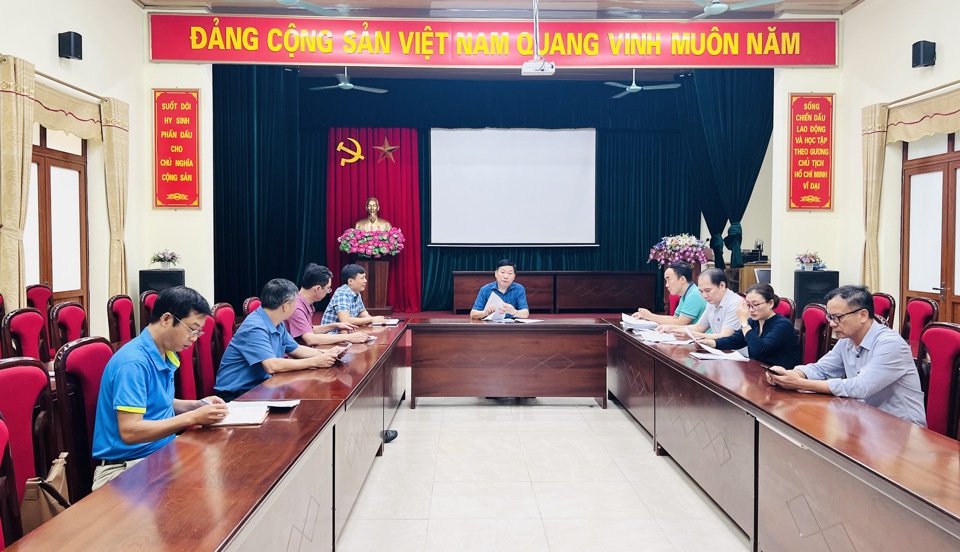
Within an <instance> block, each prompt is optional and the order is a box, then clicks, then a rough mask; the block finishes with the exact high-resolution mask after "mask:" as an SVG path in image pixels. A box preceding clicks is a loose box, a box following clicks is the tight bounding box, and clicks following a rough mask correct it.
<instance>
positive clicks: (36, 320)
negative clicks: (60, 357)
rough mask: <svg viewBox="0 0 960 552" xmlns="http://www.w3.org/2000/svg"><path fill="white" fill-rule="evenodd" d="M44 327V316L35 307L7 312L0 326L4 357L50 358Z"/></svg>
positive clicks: (45, 359) (45, 323)
mask: <svg viewBox="0 0 960 552" xmlns="http://www.w3.org/2000/svg"><path fill="white" fill-rule="evenodd" d="M46 328H47V322H46V317H45V316H44V315H42V314H40V311H38V310H37V309H33V308H25V309H17V310H15V311H11V312H9V313H7V315H6V316H4V317H3V323H2V327H0V342H2V344H3V356H4V358H12V357H20V356H24V357H30V358H34V359H37V360H40V361H43V362H47V361H48V360H50V356H49V355H50V347H49V346H48V345H47V341H46V340H47V331H46Z"/></svg>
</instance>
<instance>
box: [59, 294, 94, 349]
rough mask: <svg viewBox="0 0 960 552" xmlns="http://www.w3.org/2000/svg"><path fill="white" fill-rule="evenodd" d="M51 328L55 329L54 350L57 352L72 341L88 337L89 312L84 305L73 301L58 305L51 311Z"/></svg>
mask: <svg viewBox="0 0 960 552" xmlns="http://www.w3.org/2000/svg"><path fill="white" fill-rule="evenodd" d="M50 327H51V328H52V329H53V333H52V337H53V349H54V350H57V349H59V348H60V347H63V346H64V345H66V344H67V343H69V342H71V341H75V340H77V339H80V338H81V337H87V336H88V335H90V330H89V329H88V327H87V312H86V311H85V310H83V305H81V304H80V303H76V302H73V301H67V302H65V303H58V304H57V305H55V306H54V307H53V310H52V311H50Z"/></svg>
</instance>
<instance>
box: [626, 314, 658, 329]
mask: <svg viewBox="0 0 960 552" xmlns="http://www.w3.org/2000/svg"><path fill="white" fill-rule="evenodd" d="M620 322H621V323H622V324H623V326H624V327H625V328H627V329H629V330H655V329H656V328H657V326H659V325H660V324H657V323H656V322H651V321H650V320H641V319H640V318H634V317H632V316H630V315H629V314H621V315H620Z"/></svg>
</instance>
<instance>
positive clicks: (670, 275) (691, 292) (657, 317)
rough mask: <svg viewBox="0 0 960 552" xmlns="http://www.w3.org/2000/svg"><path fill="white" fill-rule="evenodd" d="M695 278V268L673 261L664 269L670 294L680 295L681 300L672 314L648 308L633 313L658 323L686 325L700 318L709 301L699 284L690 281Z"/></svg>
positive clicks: (664, 276)
mask: <svg viewBox="0 0 960 552" xmlns="http://www.w3.org/2000/svg"><path fill="white" fill-rule="evenodd" d="M692 279H693V269H691V268H690V265H688V264H687V263H672V264H671V265H670V266H668V267H667V269H666V270H664V271H663V282H664V285H665V286H666V288H667V291H668V292H669V293H670V295H679V296H680V302H679V303H678V304H677V310H676V312H675V314H673V315H672V316H671V315H669V314H653V313H652V312H650V311H649V310H647V309H638V310H637V312H635V313H633V317H634V318H641V319H643V320H649V321H651V322H656V323H657V324H671V325H677V326H686V325H688V324H692V323H693V322H694V321H696V320H699V319H700V316H701V315H702V314H703V311H704V309H706V308H707V301H706V300H705V299H704V298H703V296H702V295H700V288H698V287H697V284H694V283H692V282H690V280H692Z"/></svg>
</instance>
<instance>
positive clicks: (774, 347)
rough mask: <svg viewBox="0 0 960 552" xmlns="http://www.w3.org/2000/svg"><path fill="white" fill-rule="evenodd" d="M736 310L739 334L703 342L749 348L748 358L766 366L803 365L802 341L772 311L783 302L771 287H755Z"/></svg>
mask: <svg viewBox="0 0 960 552" xmlns="http://www.w3.org/2000/svg"><path fill="white" fill-rule="evenodd" d="M746 295H747V296H746V298H744V299H743V301H741V302H740V306H739V307H738V308H737V319H738V320H739V322H740V330H739V331H736V332H733V333H732V334H730V335H729V336H727V337H719V338H716V339H710V338H707V339H702V340H701V343H703V344H704V345H707V346H709V347H713V348H715V349H742V348H743V347H746V348H747V353H748V356H749V357H750V358H752V359H754V360H757V361H759V362H762V363H764V364H767V365H778V366H783V367H786V368H793V367H794V366H796V365H797V364H800V337H799V336H798V335H797V330H796V329H794V327H793V323H792V322H790V320H789V319H787V318H784V317H783V316H780V315H779V314H777V311H775V310H773V309H775V308H777V305H778V304H779V303H780V298H779V297H777V295H776V294H775V293H774V292H773V287H772V286H771V285H770V284H755V285H753V286H751V287H750V288H749V289H747V293H746Z"/></svg>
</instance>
